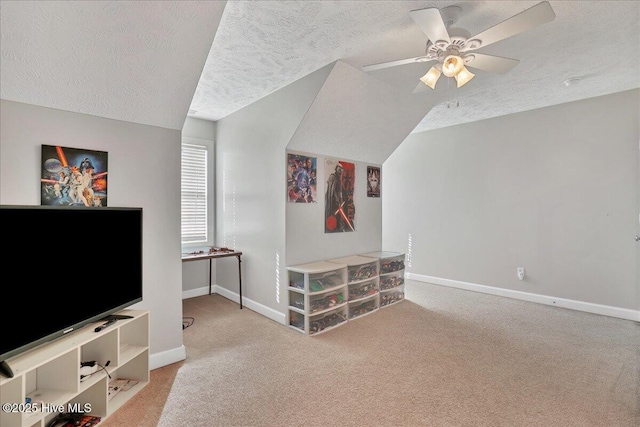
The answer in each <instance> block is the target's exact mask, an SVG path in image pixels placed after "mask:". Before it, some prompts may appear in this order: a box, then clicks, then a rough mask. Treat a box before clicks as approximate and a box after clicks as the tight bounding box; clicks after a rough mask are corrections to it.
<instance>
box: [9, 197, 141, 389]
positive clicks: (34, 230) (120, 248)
mask: <svg viewBox="0 0 640 427" xmlns="http://www.w3.org/2000/svg"><path fill="white" fill-rule="evenodd" d="M0 224H1V226H2V228H3V229H4V232H3V233H2V234H3V235H2V243H3V255H2V256H1V257H0V259H1V260H2V261H1V265H2V270H1V271H2V274H3V275H4V277H5V278H4V279H3V280H2V282H3V283H2V286H1V287H0V295H1V296H0V301H1V304H2V306H0V328H2V333H1V339H0V372H2V374H4V375H5V376H7V377H12V376H13V372H12V370H11V360H10V359H11V358H12V357H14V356H16V355H18V354H21V353H24V352H26V351H27V350H31V349H33V348H34V347H36V346H39V345H41V344H44V343H46V342H48V341H51V340H55V339H57V338H60V337H62V336H64V335H66V334H68V333H71V332H73V331H75V330H78V329H80V328H82V327H84V326H86V325H87V324H89V323H93V322H98V321H100V320H102V319H106V318H109V317H110V316H111V317H113V316H115V315H116V313H117V312H119V311H121V310H122V309H124V308H125V307H128V306H130V305H133V304H135V303H138V302H140V301H142V208H128V207H122V208H119V207H100V208H96V207H80V206H45V205H42V206H16V205H0Z"/></svg>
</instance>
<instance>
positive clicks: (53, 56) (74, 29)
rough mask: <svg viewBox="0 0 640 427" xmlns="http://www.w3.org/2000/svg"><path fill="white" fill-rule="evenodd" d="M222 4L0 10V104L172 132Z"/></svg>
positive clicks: (45, 4) (41, 4)
mask: <svg viewBox="0 0 640 427" xmlns="http://www.w3.org/2000/svg"><path fill="white" fill-rule="evenodd" d="M225 4H226V2H225V1H190V2H173V1H171V2H170V1H166V2H165V1H121V2H112V1H110V2H102V1H88V2H75V1H73V2H71V1H33V2H22V1H16V2H12V1H3V2H2V14H1V17H0V19H1V21H0V27H1V28H2V32H1V33H0V35H1V38H0V46H1V49H2V61H0V74H1V76H2V85H0V98H2V99H4V100H9V101H17V102H22V103H26V104H32V105H38V106H41V107H49V108H55V109H58V110H65V111H71V112H76V113H83V114H89V115H92V116H99V117H105V118H109V119H116V120H123V121H127V122H132V123H139V124H145V125H152V126H159V127H163V128H167V129H177V130H180V129H182V125H183V124H184V121H185V118H186V117H187V113H188V111H189V105H190V104H191V100H192V98H193V94H194V92H195V89H196V86H197V84H198V81H199V79H200V75H201V73H202V69H203V68H204V65H205V62H206V60H207V55H208V53H209V50H210V49H211V44H212V42H213V38H214V35H215V34H216V31H217V28H218V24H219V22H220V19H221V17H222V12H223V11H224V7H225Z"/></svg>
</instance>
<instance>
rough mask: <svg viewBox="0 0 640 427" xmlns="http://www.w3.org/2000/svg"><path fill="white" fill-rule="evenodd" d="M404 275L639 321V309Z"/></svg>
mask: <svg viewBox="0 0 640 427" xmlns="http://www.w3.org/2000/svg"><path fill="white" fill-rule="evenodd" d="M405 277H406V278H407V279H410V280H416V281H418V282H426V283H433V284H435V285H442V286H449V287H452V288H458V289H465V290H468V291H474V292H481V293H483V294H491V295H499V296H503V297H507V298H514V299H519V300H523V301H530V302H535V303H539V304H545V305H552V306H555V307H562V308H568V309H571V310H578V311H585V312H587V313H593V314H600V315H603V316H610V317H617V318H620V319H626V320H633V321H636V322H640V310H630V309H627V308H620V307H612V306H608V305H601V304H593V303H590V302H584V301H576V300H570V299H564V298H556V297H552V296H548V295H539V294H532V293H528V292H521V291H514V290H511V289H504V288H496V287H493V286H486V285H478V284H476V283H469V282H460V281H457V280H451V279H443V278H440V277H433V276H424V275H422V274H414V273H406V274H405Z"/></svg>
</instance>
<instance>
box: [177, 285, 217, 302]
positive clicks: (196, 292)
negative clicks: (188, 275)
mask: <svg viewBox="0 0 640 427" xmlns="http://www.w3.org/2000/svg"><path fill="white" fill-rule="evenodd" d="M211 292H213V288H212V289H211ZM202 295H209V286H208V285H207V286H203V287H202V288H198V289H190V290H188V291H182V299H188V298H194V297H200V296H202Z"/></svg>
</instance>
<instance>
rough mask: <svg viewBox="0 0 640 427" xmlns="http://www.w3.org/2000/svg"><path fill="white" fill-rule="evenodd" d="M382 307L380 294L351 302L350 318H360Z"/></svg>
mask: <svg viewBox="0 0 640 427" xmlns="http://www.w3.org/2000/svg"><path fill="white" fill-rule="evenodd" d="M378 308H380V303H379V299H378V294H375V295H371V296H369V297H365V298H362V299H360V300H358V301H353V302H349V320H354V319H359V318H360V317H363V316H366V315H367V314H371V313H374V312H375V311H377V310H378Z"/></svg>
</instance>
